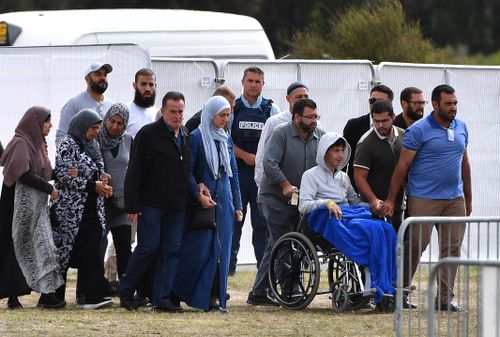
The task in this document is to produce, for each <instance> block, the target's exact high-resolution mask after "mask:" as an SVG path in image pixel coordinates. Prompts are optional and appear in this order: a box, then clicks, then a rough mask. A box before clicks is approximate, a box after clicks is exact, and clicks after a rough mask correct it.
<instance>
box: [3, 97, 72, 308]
mask: <svg viewBox="0 0 500 337" xmlns="http://www.w3.org/2000/svg"><path fill="white" fill-rule="evenodd" d="M51 127H52V124H51V120H50V111H49V110H47V109H45V108H42V107H36V106H35V107H31V108H30V109H28V110H27V111H26V113H25V114H24V116H23V117H22V119H21V121H20V122H19V124H18V126H17V128H16V130H15V135H14V137H13V139H12V140H11V141H10V143H9V144H8V145H7V147H6V149H5V152H4V153H3V154H2V157H1V158H0V165H1V166H4V171H3V174H4V180H3V186H2V195H1V198H0V275H1V277H0V298H5V297H8V298H9V299H8V302H7V306H8V308H9V309H17V308H21V307H22V305H21V303H20V302H19V300H18V296H22V295H27V294H29V293H30V292H31V289H33V290H36V291H38V292H41V293H43V294H44V295H42V298H41V301H40V303H39V305H40V304H41V306H44V307H51V308H59V307H62V306H64V304H65V303H64V302H62V301H57V300H56V299H55V295H54V294H53V293H54V291H55V289H56V288H57V287H59V286H60V285H61V284H62V282H63V280H62V278H61V276H60V272H59V264H58V261H57V255H56V249H55V246H54V243H53V240H52V235H51V234H52V233H51V228H50V221H49V216H48V197H47V196H48V195H50V197H51V199H55V198H56V197H57V195H58V191H57V190H56V189H55V188H54V187H53V186H52V185H51V184H49V183H48V181H49V180H51V179H52V167H51V164H50V161H49V158H48V154H47V144H46V142H45V137H46V136H47V135H48V133H49V131H50V128H51ZM50 294H51V295H50Z"/></svg>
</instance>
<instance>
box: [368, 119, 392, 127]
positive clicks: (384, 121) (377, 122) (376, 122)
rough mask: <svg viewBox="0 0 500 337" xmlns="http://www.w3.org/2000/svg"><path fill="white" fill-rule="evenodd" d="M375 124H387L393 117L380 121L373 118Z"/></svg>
mask: <svg viewBox="0 0 500 337" xmlns="http://www.w3.org/2000/svg"><path fill="white" fill-rule="evenodd" d="M372 122H373V125H377V124H381V125H383V126H387V125H389V124H390V123H391V119H383V120H381V121H378V120H376V119H372Z"/></svg>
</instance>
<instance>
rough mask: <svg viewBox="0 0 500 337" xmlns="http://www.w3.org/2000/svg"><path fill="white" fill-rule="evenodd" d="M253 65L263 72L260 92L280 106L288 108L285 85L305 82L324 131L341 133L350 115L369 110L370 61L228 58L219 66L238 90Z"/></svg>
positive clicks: (224, 75)
mask: <svg viewBox="0 0 500 337" xmlns="http://www.w3.org/2000/svg"><path fill="white" fill-rule="evenodd" d="M253 65H255V66H258V67H260V68H261V69H262V70H263V71H264V74H265V75H264V80H265V86H264V90H263V96H264V97H267V98H271V99H273V101H274V102H275V103H276V104H277V105H278V106H279V107H280V108H281V110H286V109H288V102H287V101H286V99H285V96H286V89H287V87H288V86H289V85H290V84H291V83H292V82H295V81H301V82H303V83H304V84H305V85H307V86H308V88H309V91H310V92H309V94H310V97H311V98H312V99H313V100H314V101H315V102H316V103H317V104H318V110H319V113H320V114H321V121H320V125H321V127H322V128H323V129H324V130H326V131H335V132H339V133H342V130H343V128H344V125H345V123H346V122H347V120H348V119H349V118H352V117H357V116H361V115H363V114H366V113H367V112H368V97H369V92H370V89H371V81H372V78H373V75H374V68H373V65H372V64H371V62H370V61H365V60H359V61H357V60H354V61H307V60H286V61H285V60H283V61H262V60H256V61H250V60H241V61H228V62H226V63H224V64H223V66H222V69H221V76H222V77H223V78H224V79H225V83H226V84H228V85H229V86H231V87H232V88H233V89H235V91H237V92H239V93H241V79H242V78H243V71H244V70H245V68H247V67H249V66H253Z"/></svg>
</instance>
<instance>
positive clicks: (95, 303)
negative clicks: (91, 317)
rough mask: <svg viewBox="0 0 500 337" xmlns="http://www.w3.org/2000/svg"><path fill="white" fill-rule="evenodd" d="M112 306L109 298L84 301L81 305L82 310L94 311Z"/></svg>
mask: <svg viewBox="0 0 500 337" xmlns="http://www.w3.org/2000/svg"><path fill="white" fill-rule="evenodd" d="M112 305H113V300H112V299H111V298H106V297H101V298H96V299H91V300H86V301H85V304H84V305H83V309H86V310H95V309H102V308H108V307H110V306H112Z"/></svg>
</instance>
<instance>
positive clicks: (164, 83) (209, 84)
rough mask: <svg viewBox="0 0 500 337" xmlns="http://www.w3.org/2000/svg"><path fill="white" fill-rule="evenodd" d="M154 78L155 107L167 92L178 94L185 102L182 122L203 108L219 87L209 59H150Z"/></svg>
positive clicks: (214, 66)
mask: <svg viewBox="0 0 500 337" xmlns="http://www.w3.org/2000/svg"><path fill="white" fill-rule="evenodd" d="M152 67H153V71H154V72H155V74H156V78H157V85H158V87H157V89H156V91H157V101H156V103H157V105H158V106H161V99H162V98H163V96H164V95H165V94H166V93H167V92H168V91H172V90H173V91H179V92H181V93H182V94H183V95H184V97H185V99H186V107H185V113H184V123H185V122H186V121H187V120H188V119H189V118H190V117H191V116H192V115H194V114H195V113H196V112H198V111H199V110H200V109H201V108H202V107H203V103H205V101H206V100H207V99H209V98H210V97H211V96H212V93H213V92H214V90H215V89H216V88H217V87H218V84H217V83H216V79H217V78H218V77H219V75H218V70H217V64H216V63H215V62H214V61H213V60H212V59H175V58H153V59H152Z"/></svg>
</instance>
